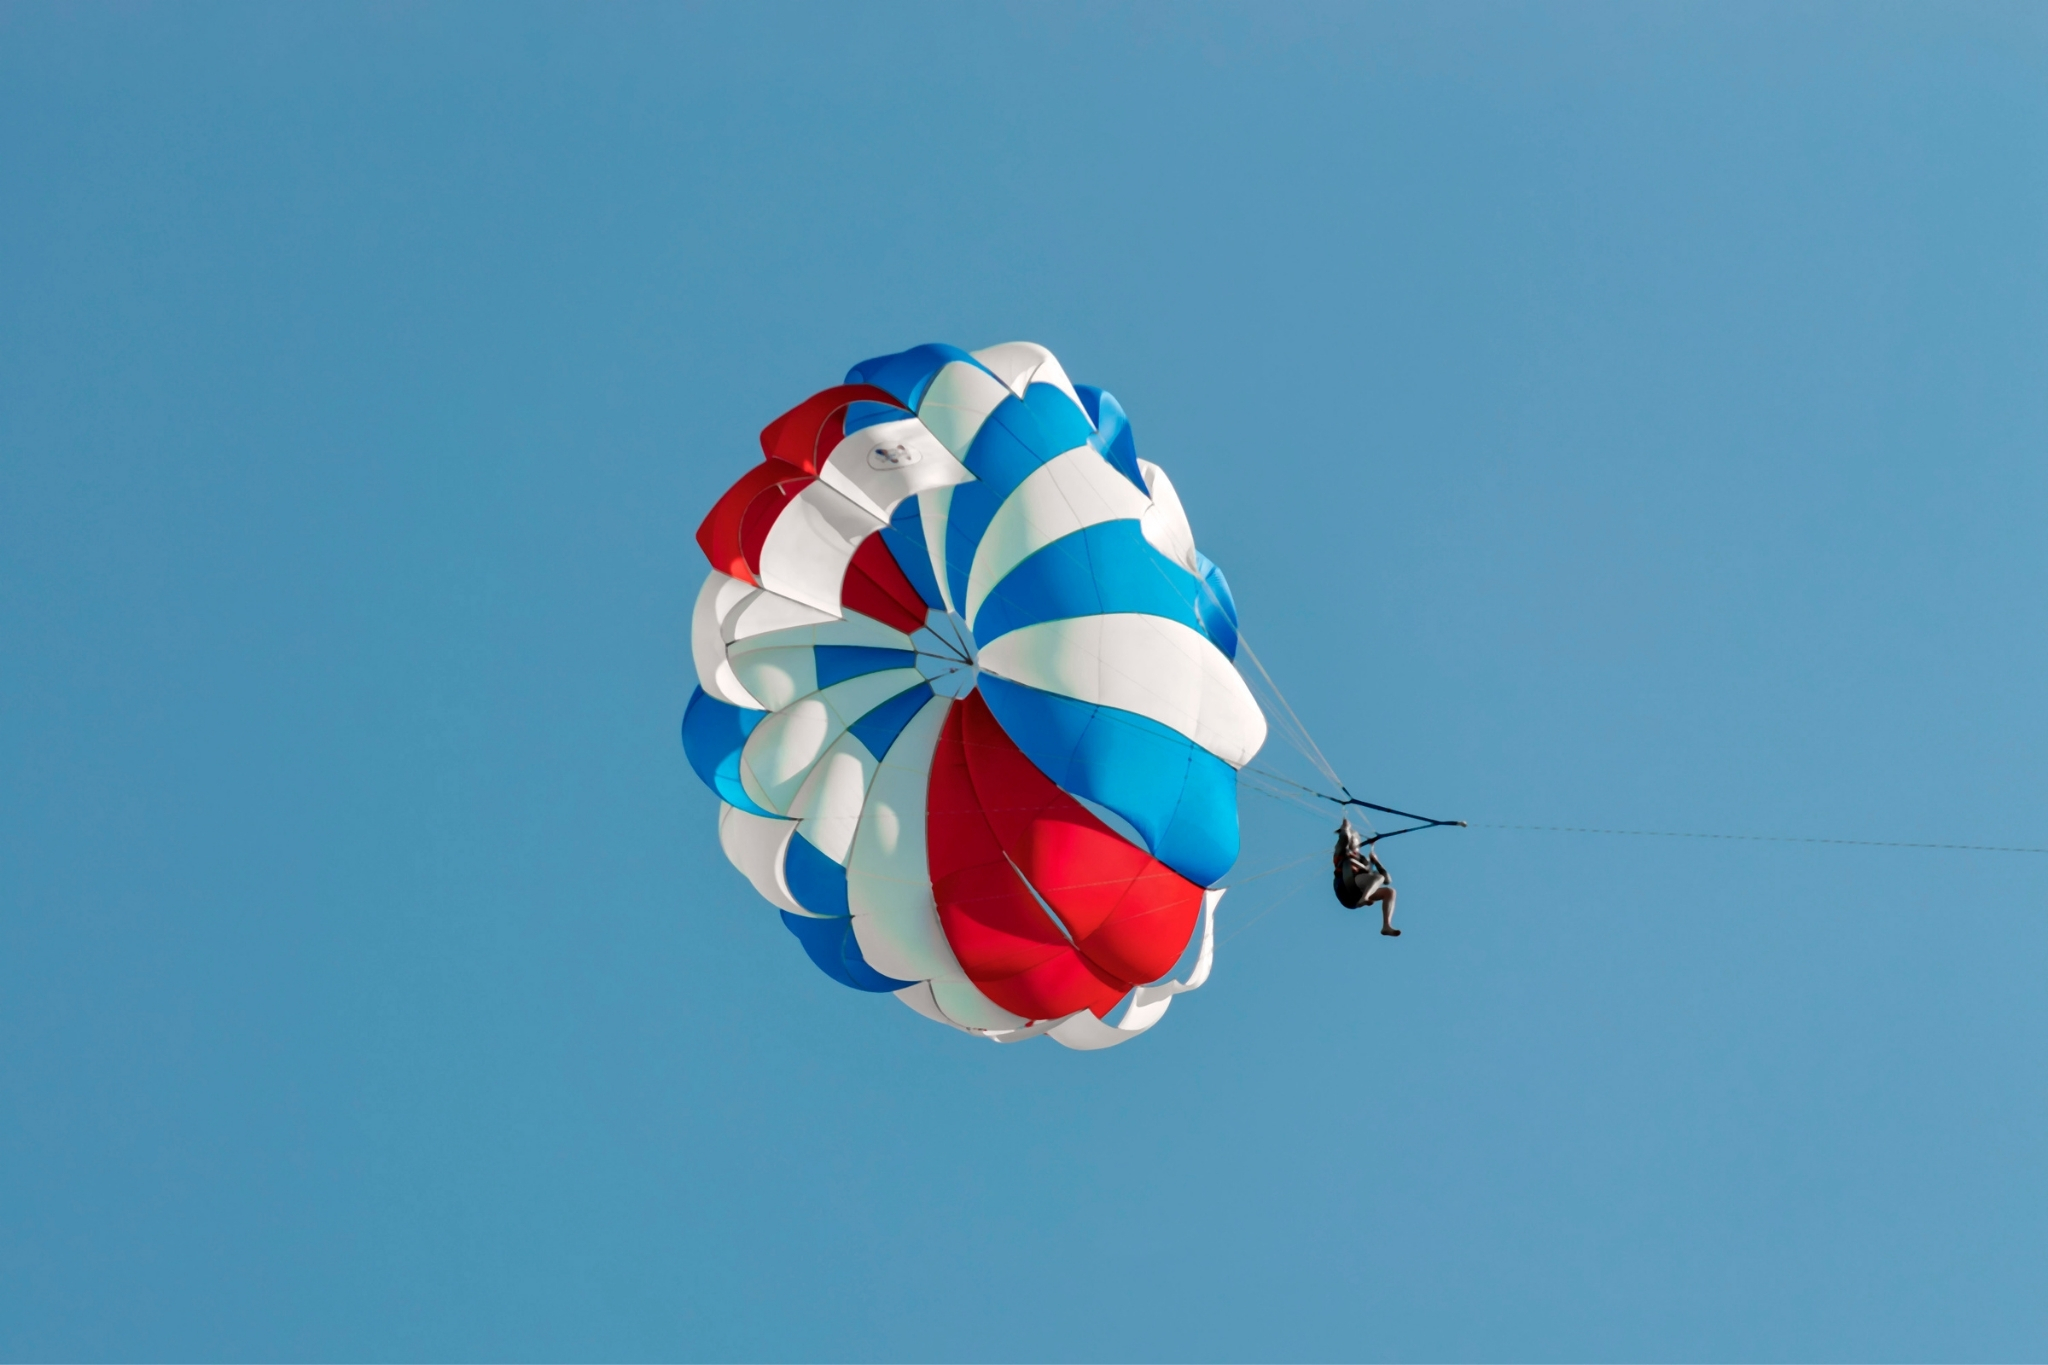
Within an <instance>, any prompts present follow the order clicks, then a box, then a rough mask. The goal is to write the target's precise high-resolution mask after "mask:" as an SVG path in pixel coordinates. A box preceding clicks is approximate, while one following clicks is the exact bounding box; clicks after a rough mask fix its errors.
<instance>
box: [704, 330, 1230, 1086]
mask: <svg viewBox="0 0 2048 1365" xmlns="http://www.w3.org/2000/svg"><path fill="white" fill-rule="evenodd" d="M761 449H762V453H763V455H764V456H765V458H764V459H763V461H762V462H761V463H760V464H758V465H755V466H754V467H753V468H752V469H749V470H747V471H746V473H745V474H743V475H742V476H741V477H740V479H739V480H738V481H737V482H736V483H734V484H733V485H732V487H731V488H730V489H729V490H728V491H727V492H726V494H725V495H724V496H723V497H721V498H720V499H719V500H718V502H717V504H716V505H715V506H714V507H713V508H712V509H711V512H710V514H709V515H708V516H706V517H705V519H704V522H703V524H702V526H700V527H699V528H698V532H697V541H698V544H699V545H701V546H702V547H703V550H704V554H705V556H706V557H707V558H708V559H709V560H710V561H711V573H710V575H709V576H708V577H707V578H706V579H705V582H704V586H703V589H702V591H700V592H699V593H698V596H697V605H696V612H695V616H694V619H693V621H692V625H691V652H692V655H693V657H694V660H695V663H696V668H697V682H698V686H697V690H696V692H695V694H694V695H693V696H692V697H691V698H690V703H689V707H688V709H687V710H686V712H685V713H684V717H683V747H684V749H685V752H686V753H687V756H688V758H689V761H690V764H691V766H692V767H693V768H694V769H695V770H696V772H697V774H698V776H699V777H701V778H702V779H703V780H704V782H705V784H706V785H708V786H709V787H710V788H711V789H712V790H713V791H714V792H715V793H717V795H718V798H719V802H720V805H719V817H718V818H719V839H720V842H721V844H722V845H723V847H724V849H725V852H726V855H727V856H728V857H729V858H730V859H731V860H732V862H733V865H734V866H735V867H737V868H739V870H740V871H741V872H743V873H744V874H745V875H746V876H747V878H748V880H749V881H751V882H752V883H753V885H754V887H755V889H756V890H758V891H759V892H760V894H761V896H762V898H763V899H765V900H767V901H768V902H769V903H770V904H771V905H774V906H775V907H777V908H778V909H779V910H780V911H781V912H782V919H783V922H784V924H786V925H787V926H788V928H789V930H790V932H791V933H792V934H794V935H795V936H796V939H797V941H798V942H799V943H801V944H802V945H803V949H804V951H805V953H807V954H808V955H809V956H810V959H811V961H812V962H814V963H816V964H817V966H818V967H819V969H821V970H822V971H824V972H825V974H826V975H828V976H830V977H832V978H833V979H834V980H836V981H839V982H840V983H842V984H844V985H847V986H851V987H853V988H854V989H855V990H862V991H872V992H885V991H886V992H891V993H894V994H895V995H896V997H897V998H898V999H899V1000H902V1001H903V1002H904V1003H905V1004H907V1005H909V1006H910V1007H911V1008H912V1009H914V1010H916V1011H918V1012H919V1013H921V1014H924V1015H926V1016H927V1017H929V1018H932V1019H934V1020H937V1021H938V1022H940V1023H944V1024H949V1025H951V1026H953V1027H955V1028H959V1029H962V1030H965V1031H967V1032H971V1033H979V1034H983V1035H985V1036H987V1037H991V1038H994V1039H996V1040H998V1041H1005V1042H1007V1041H1020V1040H1022V1039H1025V1038H1029V1037H1035V1036H1037V1035H1038V1034H1040V1033H1045V1034H1049V1035H1050V1036H1052V1037H1053V1038H1054V1039H1055V1040H1057V1041H1059V1042H1061V1043H1065V1044H1066V1045H1068V1046H1070V1047H1080V1048H1096V1047H1107V1046H1111V1045H1114V1044H1115V1043H1118V1042H1122V1041H1124V1040H1125V1039H1127V1038H1130V1037H1133V1036H1135V1035H1136V1034H1137V1033H1140V1032H1142V1031H1144V1030H1145V1029H1146V1028H1148V1027H1150V1026H1151V1024H1153V1023H1155V1022H1156V1021H1157V1020H1158V1019H1159V1017H1160V1016H1161V1015H1163V1014H1164V1013H1165V1011H1166V1007H1167V1005H1168V1004H1169V1003H1171V998H1172V996H1173V995H1174V994H1176V993H1178V992H1179V991H1183V990H1189V989H1193V988H1194V987H1196V986H1199V985H1200V984H1201V983H1202V981H1203V979H1205V978H1206V977H1207V975H1208V971H1209V964H1210V960H1211V955H1212V950H1213V942H1214V936H1213V915H1214V909H1215V904H1216V901H1217V900H1218V899H1219V898H1220V897H1221V895H1222V892H1221V891H1220V890H1215V889H1212V888H1213V887H1214V886H1215V884H1216V882H1218V881H1219V880H1220V879H1221V878H1222V877H1223V875H1224V874H1225V872H1227V871H1228V870H1229V868H1230V866H1231V864H1232V863H1233V862H1235V861H1236V858H1237V851H1238V828H1237V792H1236V770H1237V769H1238V768H1240V767H1242V766H1243V765H1244V764H1246V763H1248V762H1249V761H1250V760H1251V758H1252V756H1253V755H1254V754H1255V753H1257V752H1258V749H1259V746H1260V745H1261V744H1262V743H1263V742H1264V740H1265V735H1266V722H1265V717H1264V716H1263V715H1262V714H1261V713H1260V711H1259V707H1258V704H1257V703H1256V702H1255V701H1254V700H1253V699H1252V695H1251V692H1250V690H1249V689H1248V688H1247V687H1246V686H1245V683H1244V681H1243V679H1242V678H1240V677H1239V675H1238V673H1237V671H1236V669H1235V668H1234V667H1233V665H1232V659H1233V658H1234V657H1235V655H1236V652H1237V611H1236V607H1235V605H1234V604H1233V602H1232V601H1231V596H1230V589H1229V586H1228V584H1227V583H1226V582H1225V581H1224V577H1223V573H1222V571H1221V570H1220V569H1218V568H1217V567H1216V566H1215V565H1214V564H1212V563H1210V562H1209V560H1208V559H1207V558H1205V557H1204V556H1203V555H1202V554H1201V552H1200V551H1198V550H1197V549H1196V548H1195V538H1194V533H1193V532H1192V531H1191V530H1190V528H1189V526H1188V519H1187V515H1186V513H1185V512H1184V511H1183V510H1182V508H1181V504H1180V499H1179V498H1178V497H1177V496H1176V495H1175V493H1174V489H1173V484H1172V483H1171V481H1169V480H1168V479H1167V477H1166V475H1165V473H1164V472H1163V471H1161V470H1160V469H1159V467H1158V466H1157V465H1154V464H1151V463H1149V462H1147V461H1144V460H1141V459H1139V458H1138V456H1137V448H1136V445H1135V443H1134V442H1133V440H1132V436H1131V428H1130V424H1129V422H1128V420H1127V419H1126V418H1125V416H1124V412H1123V409H1122V408H1121V407H1120V406H1119V405H1118V404H1117V401H1116V399H1114V398H1113V397H1111V396H1110V395H1109V394H1107V393H1104V392H1103V391H1102V390H1100V389H1096V388H1090V387H1088V386H1086V385H1076V384H1074V383H1072V382H1071V381H1069V379H1068V378H1067V375H1066V373H1065V371H1063V370H1062V369H1061V368H1060V363H1059V361H1058V360H1056V359H1054V358H1053V355H1052V353H1051V352H1050V351H1047V350H1046V349H1045V348H1044V347H1042V346H1037V345H1033V344H1031V343H1029V342H1011V343H1009V344H1006V345H1002V346H995V347H991V348H989V349H987V350H983V351H976V352H974V353H972V354H969V353H968V352H965V351H961V350H958V349H955V348H954V347H951V346H938V345H929V346H919V347H916V348H914V349H912V350H908V351H903V352H900V353H898V354H896V355H889V356H882V357H879V358H877V359H874V360H867V361H863V362H861V363H860V364H859V365H856V366H854V367H853V369H852V370H851V371H849V372H848V374H847V376H846V382H845V383H844V384H842V385H840V386H838V387H836V388H830V389H826V390H825V391H824V392H822V393H818V394H815V395H813V396H812V397H810V398H808V399H805V400H804V401H803V402H802V403H799V404H798V405H797V406H795V407H794V408H791V409H790V410H789V411H788V412H787V413H784V414H783V415H782V416H781V417H779V418H777V419H776V420H775V421H773V422H771V423H769V424H768V426H767V427H766V428H765V429H764V430H763V431H762V433H761ZM1198 928H1199V929H1200V931H1201V935H1202V939H1201V947H1200V950H1199V955H1198V957H1197V960H1196V963H1195V966H1194V970H1193V971H1192V972H1191V973H1190V975H1189V977H1188V979H1187V980H1186V981H1184V982H1179V981H1167V982H1162V981H1161V978H1163V977H1165V976H1166V975H1167V973H1169V972H1170V971H1172V970H1173V968H1174V966H1175V964H1176V963H1178V962H1179V961H1180V960H1181V958H1182V957H1183V956H1184V955H1185V954H1186V951H1187V949H1188V947H1189V946H1190V944H1191V942H1192V941H1193V938H1194V935H1195V933H1196V931H1197V929H1198ZM1155 983H1156V984H1155ZM1126 1000H1128V1001H1129V1004H1128V1006H1127V1008H1126V1009H1125V1011H1124V1013H1123V1015H1122V1016H1121V1017H1120V1018H1119V1019H1118V1021H1117V1022H1116V1023H1115V1024H1114V1025H1112V1024H1110V1023H1108V1022H1106V1017H1107V1016H1108V1015H1109V1014H1110V1013H1111V1012H1112V1011H1113V1010H1115V1009H1116V1007H1117V1006H1118V1005H1119V1004H1120V1003H1122V1002H1124V1001H1126Z"/></svg>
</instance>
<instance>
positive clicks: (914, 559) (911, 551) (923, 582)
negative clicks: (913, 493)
mask: <svg viewBox="0 0 2048 1365" xmlns="http://www.w3.org/2000/svg"><path fill="white" fill-rule="evenodd" d="M882 543H883V544H884V545H886V546H888V547H889V555H890V557H891V558H893V559H894V560H895V561H896V567H897V568H899V569H901V570H903V576H904V577H905V578H907V579H909V580H910V586H911V587H913V588H916V589H917V595H918V596H919V597H922V598H923V599H924V604H925V606H927V607H933V608H938V607H944V606H945V605H946V602H945V599H944V598H942V597H940V596H939V580H938V577H937V576H936V575H935V574H933V573H932V556H931V550H930V548H929V547H927V546H926V545H925V543H924V513H923V511H922V510H920V508H919V506H918V500H917V499H916V498H905V499H904V500H903V501H902V502H900V503H898V504H896V515H895V516H894V517H893V518H891V519H890V522H889V524H888V525H887V526H884V527H883V528H882Z"/></svg>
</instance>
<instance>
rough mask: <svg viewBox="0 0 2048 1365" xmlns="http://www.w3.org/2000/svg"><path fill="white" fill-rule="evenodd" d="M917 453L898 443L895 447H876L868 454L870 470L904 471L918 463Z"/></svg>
mask: <svg viewBox="0 0 2048 1365" xmlns="http://www.w3.org/2000/svg"><path fill="white" fill-rule="evenodd" d="M917 458H918V457H917V452H916V451H914V450H912V449H911V448H910V447H909V446H907V445H904V444H902V443H901V442H898V443H897V444H895V445H893V446H876V447H875V448H874V449H873V450H870V451H869V452H868V468H869V469H903V468H906V467H908V466H910V465H914V464H916V463H917Z"/></svg>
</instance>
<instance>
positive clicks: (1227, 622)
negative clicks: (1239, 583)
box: [1195, 550, 1237, 662]
mask: <svg viewBox="0 0 2048 1365" xmlns="http://www.w3.org/2000/svg"><path fill="white" fill-rule="evenodd" d="M1195 564H1196V566H1197V567H1199V568H1200V569H1201V571H1202V582H1203V583H1204V584H1206V585H1207V587H1208V591H1207V592H1204V593H1203V594H1202V599H1201V601H1200V602H1199V603H1197V604H1196V605H1197V608H1198V609H1199V610H1200V611H1201V613H1202V630H1203V632H1204V633H1205V634H1207V635H1208V637H1209V638H1210V639H1211V640H1212V641H1214V642H1215V645H1216V648H1218V649H1220V650H1222V651H1223V657H1224V658H1226V659H1230V660H1232V661H1233V662H1234V661H1235V660H1236V659H1237V599H1236V598H1234V597H1232V596H1231V595H1230V580H1229V579H1227V578H1225V577H1224V576H1223V570H1222V569H1220V568H1218V567H1217V566H1216V564H1215V562H1214V561H1213V560H1211V559H1210V558H1209V556H1207V555H1205V554H1203V553H1202V552H1201V551H1200V550H1197V551H1195Z"/></svg>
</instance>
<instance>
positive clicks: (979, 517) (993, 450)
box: [946, 384, 1095, 602]
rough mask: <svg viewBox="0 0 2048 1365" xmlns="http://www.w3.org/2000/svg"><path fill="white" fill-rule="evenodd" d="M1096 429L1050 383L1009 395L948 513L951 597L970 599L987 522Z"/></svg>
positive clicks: (971, 456)
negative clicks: (1021, 488)
mask: <svg viewBox="0 0 2048 1365" xmlns="http://www.w3.org/2000/svg"><path fill="white" fill-rule="evenodd" d="M1094 434H1095V429H1094V428H1093V427H1091V426H1089V425H1088V417H1087V414H1085V413H1083V412H1082V411H1081V410H1080V409H1079V408H1077V407H1075V406H1074V403H1073V400H1072V399H1070V398H1068V397H1067V396H1066V395H1065V394H1064V393H1061V392H1060V391H1059V390H1058V389H1056V388H1054V387H1053V386H1052V385H1050V384H1032V385H1029V386H1028V387H1027V388H1026V389H1025V390H1024V396H1023V397H1022V398H1005V399H1004V400H1003V401H1002V402H1001V403H999V404H997V405H996V410H995V411H994V412H992V413H990V414H989V417H988V420H987V421H986V422H983V423H982V424H981V430H980V431H979V432H977V433H975V437H974V443H973V444H972V445H970V446H969V447H968V448H967V458H966V460H965V461H963V463H965V464H966V466H967V469H968V472H969V473H971V474H973V475H974V477H975V480H976V482H974V483H967V484H961V485H959V486H958V487H956V488H955V489H954V490H953V504H952V508H951V510H950V511H949V512H948V513H947V516H946V581H947V584H948V586H949V587H951V588H952V590H953V600H954V601H955V602H964V601H966V600H967V573H968V569H969V568H970V567H971V566H972V565H973V563H974V552H975V550H976V549H978V548H979V547H980V545H981V538H982V536H983V535H984V534H985V533H986V532H987V531H988V524H989V522H991V521H993V520H994V519H995V515H996V512H997V510H998V509H999V508H1001V507H1002V505H1003V503H1004V502H1006V501H1007V500H1008V499H1009V497H1010V495H1011V494H1012V493H1014V492H1016V491H1017V485H1018V484H1020V483H1022V482H1024V480H1026V479H1027V478H1029V477H1031V473H1032V471H1033V470H1035V469H1037V468H1038V467H1039V466H1040V465H1042V464H1044V463H1045V462H1046V461H1047V460H1050V459H1052V458H1053V457H1054V456H1055V455H1063V454H1065V453H1066V452H1067V451H1069V450H1073V449H1075V448H1076V447H1079V446H1085V445H1087V444H1088V438H1089V437H1091V436H1093V435H1094Z"/></svg>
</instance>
